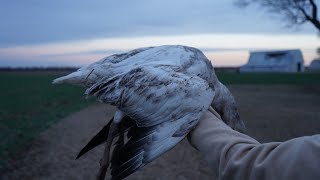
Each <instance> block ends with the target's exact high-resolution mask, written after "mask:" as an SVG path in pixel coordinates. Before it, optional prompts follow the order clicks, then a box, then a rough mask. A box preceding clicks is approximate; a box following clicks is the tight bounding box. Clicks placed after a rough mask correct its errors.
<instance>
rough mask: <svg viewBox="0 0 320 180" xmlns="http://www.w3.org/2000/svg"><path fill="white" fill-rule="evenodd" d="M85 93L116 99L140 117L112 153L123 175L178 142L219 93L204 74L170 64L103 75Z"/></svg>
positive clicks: (115, 174) (114, 170)
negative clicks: (202, 76) (108, 76)
mask: <svg viewBox="0 0 320 180" xmlns="http://www.w3.org/2000/svg"><path fill="white" fill-rule="evenodd" d="M86 94H88V95H95V96H97V98H98V99H99V100H100V101H102V102H105V103H108V104H112V105H116V106H117V107H118V108H119V109H120V110H122V111H123V112H124V113H125V114H126V115H128V116H129V117H130V118H131V119H133V120H134V121H135V122H136V124H134V127H131V128H130V130H129V132H128V133H127V137H128V139H129V140H128V141H127V142H126V143H125V144H122V143H119V145H117V146H118V147H116V148H115V149H116V152H114V153H113V158H112V167H111V168H112V172H111V174H112V176H113V179H122V178H124V177H126V176H128V175H130V174H132V173H133V172H135V171H136V170H137V169H139V168H141V167H143V166H144V165H146V164H147V163H149V162H151V161H152V160H154V159H155V158H157V157H159V156H160V155H161V154H163V153H165V152H166V151H168V150H169V149H171V148H172V147H174V146H175V145H176V144H177V143H179V142H180V141H181V140H182V139H183V138H184V137H185V136H186V134H187V133H188V132H189V131H190V130H191V129H192V128H193V127H194V126H195V125H196V124H197V122H198V120H199V119H200V117H201V115H202V114H203V113H204V112H205V111H206V110H207V109H208V107H209V106H210V103H211V101H212V99H213V96H214V94H215V93H214V91H213V90H212V88H210V87H209V85H208V83H207V82H206V81H205V80H203V79H201V78H200V77H197V76H188V75H185V74H183V73H180V72H177V69H176V68H172V67H170V66H147V67H138V68H134V69H132V70H131V71H129V72H128V73H126V74H123V75H119V76H115V77H112V78H106V79H102V80H101V81H100V82H98V83H96V84H95V85H93V86H92V87H91V88H89V89H87V91H86Z"/></svg>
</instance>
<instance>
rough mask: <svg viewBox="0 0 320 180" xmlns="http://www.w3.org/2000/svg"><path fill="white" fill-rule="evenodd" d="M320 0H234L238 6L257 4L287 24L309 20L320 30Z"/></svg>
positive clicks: (298, 23) (299, 23) (302, 22)
mask: <svg viewBox="0 0 320 180" xmlns="http://www.w3.org/2000/svg"><path fill="white" fill-rule="evenodd" d="M319 1H320V0H236V1H235V2H236V4H237V5H238V6H242V7H244V6H248V5H250V4H257V5H259V6H261V7H262V8H264V9H266V10H267V11H269V12H271V13H275V14H279V15H281V16H282V18H283V19H285V20H286V22H287V23H288V25H289V26H293V25H301V24H304V23H306V22H310V23H311V24H312V25H313V26H314V27H315V28H316V29H317V30H318V32H320V21H319V17H318V7H319Z"/></svg>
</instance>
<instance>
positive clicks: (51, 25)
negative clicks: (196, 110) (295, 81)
mask: <svg viewBox="0 0 320 180" xmlns="http://www.w3.org/2000/svg"><path fill="white" fill-rule="evenodd" d="M266 18H268V17H267V16H266V15H265V14H263V13H262V12H260V11H258V10H256V9H247V10H243V9H239V8H237V7H235V6H233V0H224V1H212V0H198V1H185V0H174V1H172V0H161V1H159V0H135V1H132V0H122V1H114V0H92V1H87V0H68V1H66V0H56V1H42V0H29V1H20V0H10V1H1V2H0V22H1V23H0V29H1V33H0V46H1V47H9V46H16V45H23V44H39V43H48V42H59V41H66V40H68V41H72V40H80V39H91V38H106V37H108V38H110V37H135V36H140V37H141V36H154V35H181V34H199V33H286V32H292V30H288V29H286V28H283V26H282V24H281V22H279V21H273V20H271V19H269V20H268V21H265V19H266ZM299 32H300V33H314V32H315V31H313V30H312V28H311V27H310V26H306V27H303V28H301V31H299Z"/></svg>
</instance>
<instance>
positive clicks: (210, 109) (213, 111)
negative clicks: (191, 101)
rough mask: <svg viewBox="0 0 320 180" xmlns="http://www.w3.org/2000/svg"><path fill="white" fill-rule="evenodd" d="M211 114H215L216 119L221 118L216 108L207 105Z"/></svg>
mask: <svg viewBox="0 0 320 180" xmlns="http://www.w3.org/2000/svg"><path fill="white" fill-rule="evenodd" d="M208 110H209V111H210V112H211V113H212V114H213V115H215V116H216V117H217V118H218V119H220V120H222V119H221V116H220V115H219V114H218V113H217V111H216V110H214V109H213V108H212V107H211V106H209V109H208Z"/></svg>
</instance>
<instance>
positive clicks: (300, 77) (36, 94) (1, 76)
mask: <svg viewBox="0 0 320 180" xmlns="http://www.w3.org/2000/svg"><path fill="white" fill-rule="evenodd" d="M61 75H62V74H61V73H52V72H51V73H49V72H10V73H9V72H7V73H5V72H1V73H0V88H1V94H0V98H1V101H0V139H1V141H0V166H1V165H3V164H4V163H5V162H6V161H7V160H8V159H9V158H10V157H11V156H12V155H14V154H15V153H16V152H17V151H19V150H21V147H23V146H25V145H26V144H27V143H28V142H30V140H31V139H32V138H34V137H35V136H36V135H38V134H39V133H40V132H42V131H44V130H45V129H47V128H48V127H50V125H52V124H53V123H55V122H57V121H58V120H60V119H62V118H63V117H65V116H67V115H68V114H70V113H72V112H74V111H76V110H79V109H81V108H83V107H85V106H88V105H89V104H91V103H92V102H93V100H85V99H84V98H83V89H82V88H78V87H73V86H67V85H59V86H53V85H51V81H52V80H53V79H54V78H55V77H58V76H61ZM218 77H219V79H220V80H221V81H222V82H223V83H225V84H266V85H270V84H293V85H299V86H304V85H315V84H318V85H319V84H320V74H311V73H305V74H261V73H260V74H236V73H219V74H218Z"/></svg>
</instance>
